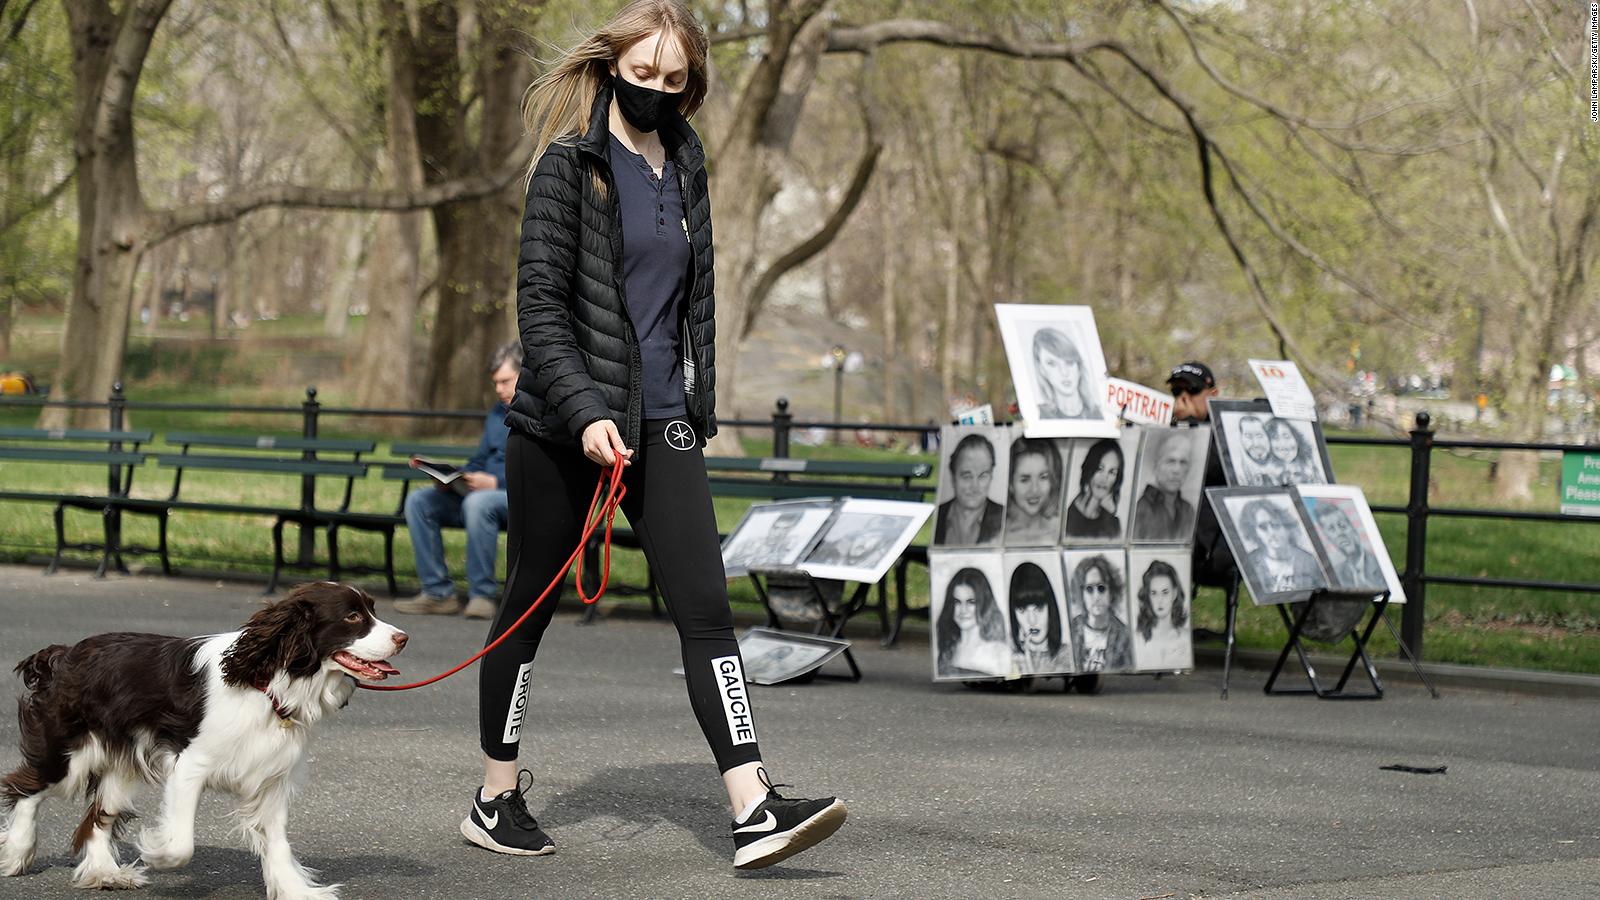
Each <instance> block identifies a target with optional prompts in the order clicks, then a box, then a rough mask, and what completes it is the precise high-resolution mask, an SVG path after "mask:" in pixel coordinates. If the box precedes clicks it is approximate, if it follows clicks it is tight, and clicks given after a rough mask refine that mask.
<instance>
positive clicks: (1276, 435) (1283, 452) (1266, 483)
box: [1209, 400, 1333, 487]
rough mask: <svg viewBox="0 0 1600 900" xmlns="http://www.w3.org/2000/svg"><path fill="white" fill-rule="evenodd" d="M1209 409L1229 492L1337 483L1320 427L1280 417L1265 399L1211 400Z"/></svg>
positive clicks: (1314, 423) (1316, 423)
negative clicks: (1246, 488)
mask: <svg viewBox="0 0 1600 900" xmlns="http://www.w3.org/2000/svg"><path fill="white" fill-rule="evenodd" d="M1209 408H1210V410H1211V423H1212V424H1211V427H1212V430H1213V431H1215V432H1216V445H1217V453H1218V454H1219V455H1220V456H1219V458H1220V459H1221V461H1222V471H1223V474H1224V475H1225V476H1226V477H1227V479H1228V485H1229V486H1230V487H1275V486H1280V485H1289V484H1332V483H1333V464H1332V463H1331V462H1330V461H1329V459H1328V442H1327V441H1326V440H1324V439H1323V436H1322V425H1321V424H1320V423H1318V422H1308V421H1305V420H1302V419H1285V418H1282V417H1280V416H1275V415H1273V414H1272V408H1271V407H1270V406H1268V405H1267V403H1266V401H1264V400H1212V401H1210V403H1209Z"/></svg>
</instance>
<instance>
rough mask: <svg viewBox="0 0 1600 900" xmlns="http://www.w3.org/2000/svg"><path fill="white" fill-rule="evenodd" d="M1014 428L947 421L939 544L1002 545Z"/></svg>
mask: <svg viewBox="0 0 1600 900" xmlns="http://www.w3.org/2000/svg"><path fill="white" fill-rule="evenodd" d="M1011 435H1012V429H1011V428H1010V427H1006V426H997V425H946V426H945V427H944V428H943V429H942V430H940V432H939V481H938V490H937V491H935V493H934V502H935V503H937V504H938V510H937V512H935V514H934V525H933V545H934V546H935V547H998V546H1000V535H1001V532H1002V531H1003V530H1004V529H1005V515H1006V493H1007V485H1008V483H1009V482H1008V480H1007V472H1008V471H1009V469H1010V465H1011Z"/></svg>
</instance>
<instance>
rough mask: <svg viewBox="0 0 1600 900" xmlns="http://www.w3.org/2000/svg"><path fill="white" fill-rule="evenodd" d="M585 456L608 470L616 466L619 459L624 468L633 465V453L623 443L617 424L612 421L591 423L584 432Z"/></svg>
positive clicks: (605, 420) (602, 420)
mask: <svg viewBox="0 0 1600 900" xmlns="http://www.w3.org/2000/svg"><path fill="white" fill-rule="evenodd" d="M583 455H584V456H587V457H589V458H590V459H591V460H593V461H595V462H597V463H599V464H600V465H602V466H605V467H606V468H610V467H612V466H614V465H616V464H617V460H618V459H620V460H622V464H623V465H624V466H631V465H633V451H632V450H629V449H628V445H627V444H624V443H623V442H622V435H621V434H618V433H617V423H615V422H613V421H611V420H610V419H601V420H600V421H598V422H593V423H590V425H589V427H588V428H585V429H584V430H583Z"/></svg>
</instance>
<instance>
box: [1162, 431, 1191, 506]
mask: <svg viewBox="0 0 1600 900" xmlns="http://www.w3.org/2000/svg"><path fill="white" fill-rule="evenodd" d="M1188 474H1189V442H1188V440H1186V439H1184V438H1182V437H1171V438H1168V439H1167V442H1166V443H1165V444H1163V445H1162V446H1161V456H1160V457H1158V458H1157V459H1156V487H1158V488H1160V489H1161V490H1163V491H1166V492H1167V493H1169V494H1176V493H1177V492H1178V489H1179V488H1181V487H1183V479H1184V477H1185V476H1187V475H1188Z"/></svg>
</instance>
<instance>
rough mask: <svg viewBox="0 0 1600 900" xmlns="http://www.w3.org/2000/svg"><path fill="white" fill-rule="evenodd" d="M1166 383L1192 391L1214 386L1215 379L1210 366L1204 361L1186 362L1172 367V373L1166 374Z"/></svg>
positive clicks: (1215, 384) (1215, 383)
mask: <svg viewBox="0 0 1600 900" xmlns="http://www.w3.org/2000/svg"><path fill="white" fill-rule="evenodd" d="M1167 384H1170V385H1172V386H1173V387H1181V388H1186V389H1188V390H1192V391H1202V390H1205V389H1206V388H1214V387H1216V386H1217V379H1216V378H1215V377H1214V376H1213V375H1212V374H1211V367H1210V366H1208V365H1206V364H1205V363H1203V362H1186V363H1180V364H1179V365H1176V366H1174V367H1173V369H1172V374H1171V375H1168V376H1167Z"/></svg>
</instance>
